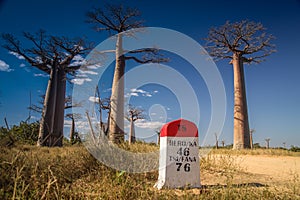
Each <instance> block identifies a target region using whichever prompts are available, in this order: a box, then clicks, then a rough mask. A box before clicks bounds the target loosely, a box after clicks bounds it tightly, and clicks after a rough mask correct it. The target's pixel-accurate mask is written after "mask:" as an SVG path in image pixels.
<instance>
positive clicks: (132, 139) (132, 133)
mask: <svg viewBox="0 0 300 200" xmlns="http://www.w3.org/2000/svg"><path fill="white" fill-rule="evenodd" d="M128 141H129V144H133V143H135V129H134V120H133V119H132V118H131V119H130V130H129V138H128Z"/></svg>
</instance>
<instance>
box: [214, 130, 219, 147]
mask: <svg viewBox="0 0 300 200" xmlns="http://www.w3.org/2000/svg"><path fill="white" fill-rule="evenodd" d="M215 139H216V144H215V147H216V149H218V148H219V141H218V134H217V133H215Z"/></svg>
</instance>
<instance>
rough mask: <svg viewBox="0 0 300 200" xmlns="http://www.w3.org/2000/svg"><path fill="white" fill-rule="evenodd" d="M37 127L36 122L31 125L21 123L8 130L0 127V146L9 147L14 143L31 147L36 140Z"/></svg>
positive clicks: (37, 123)
mask: <svg viewBox="0 0 300 200" xmlns="http://www.w3.org/2000/svg"><path fill="white" fill-rule="evenodd" d="M39 127H40V125H39V122H38V121H36V122H33V123H27V122H24V121H22V122H20V124H19V125H14V126H13V127H12V128H11V129H10V130H9V129H7V128H5V127H0V140H1V142H0V145H1V146H11V145H13V144H14V143H15V142H18V143H21V144H31V145H33V144H35V143H36V141H37V139H38V134H39Z"/></svg>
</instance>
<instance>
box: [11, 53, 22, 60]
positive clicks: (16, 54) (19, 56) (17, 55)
mask: <svg viewBox="0 0 300 200" xmlns="http://www.w3.org/2000/svg"><path fill="white" fill-rule="evenodd" d="M8 53H9V54H11V55H14V56H16V57H17V58H18V59H20V60H25V58H24V57H23V56H21V55H20V54H18V53H16V52H12V51H10V52H8Z"/></svg>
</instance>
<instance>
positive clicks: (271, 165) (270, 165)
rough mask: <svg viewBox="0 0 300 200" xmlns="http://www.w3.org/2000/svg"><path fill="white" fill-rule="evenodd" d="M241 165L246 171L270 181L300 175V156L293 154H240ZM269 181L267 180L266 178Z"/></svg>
mask: <svg viewBox="0 0 300 200" xmlns="http://www.w3.org/2000/svg"><path fill="white" fill-rule="evenodd" d="M240 157H241V160H240V165H241V167H242V168H244V169H245V171H246V172H248V173H251V174H253V175H256V176H257V177H260V176H261V178H263V179H268V178H269V181H271V182H272V181H274V182H278V181H279V182H280V181H290V180H293V179H294V178H296V176H297V175H298V176H299V175H300V157H292V156H265V155H253V156H252V155H245V156H240ZM266 181H267V180H266Z"/></svg>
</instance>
